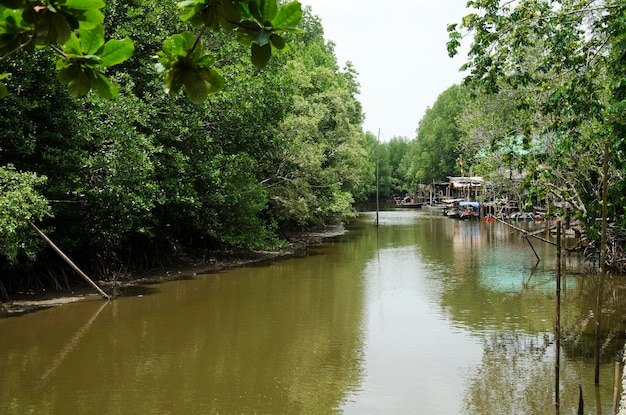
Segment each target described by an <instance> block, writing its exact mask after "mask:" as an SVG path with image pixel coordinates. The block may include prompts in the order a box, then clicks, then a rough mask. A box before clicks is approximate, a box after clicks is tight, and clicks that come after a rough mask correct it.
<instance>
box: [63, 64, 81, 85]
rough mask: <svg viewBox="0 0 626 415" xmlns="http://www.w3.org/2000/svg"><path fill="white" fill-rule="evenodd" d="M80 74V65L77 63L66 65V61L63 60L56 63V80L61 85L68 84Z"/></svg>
mask: <svg viewBox="0 0 626 415" xmlns="http://www.w3.org/2000/svg"><path fill="white" fill-rule="evenodd" d="M80 72H81V70H80V64H78V63H73V64H67V61H65V60H63V59H59V60H58V61H57V79H58V80H59V82H61V83H62V84H63V85H67V84H69V83H70V82H71V81H72V80H73V79H74V78H76V77H78V75H79V73H80Z"/></svg>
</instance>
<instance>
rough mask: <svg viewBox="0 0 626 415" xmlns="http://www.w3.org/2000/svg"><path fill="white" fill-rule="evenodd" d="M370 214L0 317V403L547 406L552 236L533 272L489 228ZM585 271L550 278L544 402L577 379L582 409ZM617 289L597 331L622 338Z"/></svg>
mask: <svg viewBox="0 0 626 415" xmlns="http://www.w3.org/2000/svg"><path fill="white" fill-rule="evenodd" d="M373 223H374V214H373V213H364V214H362V215H361V216H360V218H359V219H358V220H356V221H355V222H354V223H352V224H351V225H350V227H349V232H348V233H346V234H345V235H343V236H340V237H337V238H333V239H331V240H329V241H328V242H327V243H325V244H323V245H321V246H316V247H312V248H310V249H309V251H308V253H307V255H306V256H303V257H298V258H288V259H282V260H277V261H273V262H270V263H267V264H262V265H259V266H253V267H246V268H240V269H233V270H228V271H223V272H218V273H213V274H207V275H200V276H197V277H195V278H193V279H191V280H181V281H173V282H168V283H163V284H158V285H152V286H147V287H144V288H143V289H142V290H141V291H140V292H135V291H133V292H127V293H126V296H125V297H122V298H119V299H117V300H115V301H113V302H111V303H106V302H103V301H101V300H99V299H97V298H96V297H93V298H90V299H88V300H86V301H81V302H78V303H73V304H67V305H64V306H61V307H58V308H55V309H50V310H45V311H41V312H38V313H34V314H30V315H25V316H21V317H18V318H11V319H5V320H0V350H1V351H2V352H3V355H4V356H5V357H4V359H3V360H2V361H0V413H2V414H27V413H32V414H94V413H98V414H235V413H237V414H255V413H258V414H333V413H337V414H339V413H345V414H399V413H402V414H429V415H430V414H496V413H497V414H526V415H529V414H530V415H532V414H541V415H543V414H547V413H554V364H555V360H554V356H555V353H554V344H553V333H554V322H555V319H554V315H555V294H554V293H555V282H554V281H555V278H554V275H555V274H554V268H555V249H554V247H553V246H551V245H548V244H545V243H542V242H539V241H533V242H532V243H533V246H534V248H535V249H536V251H537V253H538V254H539V256H540V258H541V262H540V263H539V265H538V266H536V265H537V264H536V262H537V260H536V258H535V254H534V253H533V251H532V249H531V248H530V246H529V244H528V243H527V242H526V241H525V240H524V238H522V237H521V236H520V234H519V233H518V232H515V231H512V230H511V229H510V228H508V227H506V226H504V225H502V224H498V223H492V224H487V223H480V222H460V221H457V220H452V219H448V218H445V217H442V216H439V215H436V214H433V213H429V212H422V211H419V210H393V211H385V212H381V213H380V224H379V227H378V228H376V227H374V226H373ZM532 226H543V225H532ZM571 264H572V265H570V266H572V267H573V266H574V265H575V266H576V267H577V268H580V264H579V263H578V262H576V261H572V262H571ZM570 274H573V273H570ZM594 281H595V278H591V277H582V276H581V275H570V276H569V277H568V278H567V279H566V280H565V281H564V283H565V286H564V291H563V293H562V296H563V302H564V306H563V314H562V321H563V326H564V329H563V330H564V334H565V337H566V339H565V340H564V345H563V349H562V352H561V355H562V362H561V399H562V402H561V409H562V413H573V412H574V410H575V408H576V405H577V402H578V385H579V384H581V385H582V386H583V390H584V392H585V397H586V405H587V406H586V413H599V412H598V411H597V408H598V407H600V408H601V409H602V411H603V412H604V413H610V409H611V407H612V396H613V384H612V380H613V363H612V358H613V356H616V355H617V353H618V352H619V350H620V346H619V342H606V347H605V349H604V352H605V353H604V359H603V361H604V363H603V366H602V383H601V386H600V388H598V389H597V390H596V389H595V388H594V387H593V358H592V356H590V355H589V344H590V341H589V339H590V333H593V326H594V320H593V318H592V316H593V313H592V311H591V310H592V309H593V304H594V303H595V297H594V292H595V291H594V290H595V288H594V287H595V282H594ZM608 287H609V290H610V289H612V288H610V287H612V286H611V284H610V283H609V284H608ZM618 297H619V296H617V295H613V296H610V298H611V300H607V303H606V306H607V307H606V308H607V310H608V311H607V316H606V319H605V323H604V327H612V328H614V329H615V332H618V331H619V332H622V331H623V327H621V323H620V319H619V318H618V317H616V316H619V315H621V312H620V311H619V310H623V308H621V307H622V305H621V304H620V302H619V300H618ZM605 331H608V330H605ZM596 396H598V397H599V398H596ZM592 411H595V412H592Z"/></svg>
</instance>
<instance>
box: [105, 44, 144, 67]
mask: <svg viewBox="0 0 626 415" xmlns="http://www.w3.org/2000/svg"><path fill="white" fill-rule="evenodd" d="M134 52H135V45H134V44H133V41H132V40H130V38H128V37H126V38H124V39H122V40H116V39H112V40H109V41H108V42H107V43H105V44H104V49H102V52H101V53H100V58H101V59H102V63H101V65H102V66H113V65H117V64H119V63H122V62H124V61H125V60H127V59H129V58H130V57H131V56H133V53H134Z"/></svg>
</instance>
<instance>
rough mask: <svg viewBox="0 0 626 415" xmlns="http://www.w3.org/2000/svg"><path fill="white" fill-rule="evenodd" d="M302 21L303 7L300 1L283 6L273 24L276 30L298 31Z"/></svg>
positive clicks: (272, 21)
mask: <svg viewBox="0 0 626 415" xmlns="http://www.w3.org/2000/svg"><path fill="white" fill-rule="evenodd" d="M300 19H302V6H301V4H300V3H299V2H298V1H292V2H291V3H287V4H284V5H282V6H281V8H280V10H279V11H278V14H276V16H275V17H274V18H273V19H272V20H271V23H272V26H273V27H274V28H275V29H281V30H284V29H296V27H297V26H298V23H300Z"/></svg>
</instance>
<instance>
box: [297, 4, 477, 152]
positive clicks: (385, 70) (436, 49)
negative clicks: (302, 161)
mask: <svg viewBox="0 0 626 415" xmlns="http://www.w3.org/2000/svg"><path fill="white" fill-rule="evenodd" d="M300 2H301V3H302V4H303V6H306V5H310V6H311V9H312V11H313V14H315V15H317V16H319V17H320V19H321V21H322V26H323V27H324V35H325V38H326V40H329V41H333V42H334V43H335V45H336V46H335V54H336V56H337V60H338V63H339V66H340V67H341V68H343V66H344V65H345V63H346V61H351V62H352V63H353V65H354V68H355V69H356V71H357V72H358V73H359V77H358V81H359V83H360V85H361V93H360V95H359V96H358V100H359V101H360V102H361V104H362V105H363V111H364V112H365V122H364V123H363V129H364V131H370V132H372V133H374V134H375V135H378V133H379V130H380V140H381V141H388V140H390V139H391V138H393V137H406V138H409V139H414V138H415V137H416V136H417V133H416V130H417V127H418V125H419V121H420V120H421V119H422V117H423V116H424V113H425V111H426V109H427V108H428V107H432V106H433V104H434V103H435V101H436V100H437V97H438V96H439V94H441V93H442V92H444V91H445V90H446V89H448V88H449V87H450V86H452V85H454V84H458V83H460V82H461V81H462V80H463V77H464V76H465V73H463V72H460V71H459V68H460V67H461V65H463V63H464V62H465V55H466V51H467V49H468V45H466V44H463V48H462V49H463V50H462V51H461V53H459V55H457V57H455V58H454V59H451V58H450V57H448V52H447V49H446V43H447V41H448V32H447V31H446V28H447V25H448V24H450V23H458V22H460V21H461V19H462V18H463V16H465V15H466V14H469V13H470V12H471V10H469V9H466V8H465V4H466V2H467V0H386V1H384V2H383V1H380V0H300Z"/></svg>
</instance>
